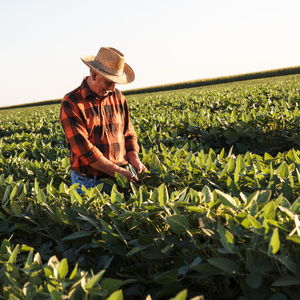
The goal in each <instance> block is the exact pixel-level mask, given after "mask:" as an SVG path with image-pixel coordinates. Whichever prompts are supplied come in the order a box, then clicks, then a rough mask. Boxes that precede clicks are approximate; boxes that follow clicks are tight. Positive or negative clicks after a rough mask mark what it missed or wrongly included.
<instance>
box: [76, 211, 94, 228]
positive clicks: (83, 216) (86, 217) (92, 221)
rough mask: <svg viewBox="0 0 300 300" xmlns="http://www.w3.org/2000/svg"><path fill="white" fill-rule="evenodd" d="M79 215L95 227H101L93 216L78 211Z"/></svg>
mask: <svg viewBox="0 0 300 300" xmlns="http://www.w3.org/2000/svg"><path fill="white" fill-rule="evenodd" d="M78 215H79V216H80V217H81V218H82V219H83V220H85V221H87V222H89V223H91V224H92V225H93V226H94V227H96V228H97V230H98V229H99V226H98V225H97V223H96V222H95V221H94V220H93V219H92V218H90V217H88V216H85V215H83V214H81V213H78Z"/></svg>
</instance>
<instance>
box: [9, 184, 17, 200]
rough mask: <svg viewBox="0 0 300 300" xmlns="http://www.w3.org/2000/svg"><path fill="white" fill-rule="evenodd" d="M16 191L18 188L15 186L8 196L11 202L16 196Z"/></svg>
mask: <svg viewBox="0 0 300 300" xmlns="http://www.w3.org/2000/svg"><path fill="white" fill-rule="evenodd" d="M17 190H18V186H17V185H16V186H15V187H14V188H13V190H12V192H11V194H10V196H9V198H10V199H11V200H13V199H14V197H15V196H16V194H17Z"/></svg>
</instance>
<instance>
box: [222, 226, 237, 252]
mask: <svg viewBox="0 0 300 300" xmlns="http://www.w3.org/2000/svg"><path fill="white" fill-rule="evenodd" d="M218 231H219V234H220V236H221V243H222V245H223V247H224V248H225V249H226V250H227V251H229V252H230V253H234V252H235V251H234V237H233V235H232V234H231V233H230V232H229V231H228V230H227V229H226V228H224V227H223V226H222V225H221V224H220V223H218Z"/></svg>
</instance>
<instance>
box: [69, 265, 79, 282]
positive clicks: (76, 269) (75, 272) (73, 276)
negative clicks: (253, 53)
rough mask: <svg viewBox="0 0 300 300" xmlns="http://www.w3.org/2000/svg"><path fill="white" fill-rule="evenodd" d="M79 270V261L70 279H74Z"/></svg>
mask: <svg viewBox="0 0 300 300" xmlns="http://www.w3.org/2000/svg"><path fill="white" fill-rule="evenodd" d="M77 271H78V263H76V265H75V267H74V269H73V271H72V273H71V275H70V277H69V278H70V280H72V279H73V278H75V276H76V275H77Z"/></svg>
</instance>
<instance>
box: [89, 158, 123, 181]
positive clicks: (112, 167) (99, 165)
mask: <svg viewBox="0 0 300 300" xmlns="http://www.w3.org/2000/svg"><path fill="white" fill-rule="evenodd" d="M90 165H91V166H92V167H93V168H95V169H97V170H99V171H101V172H103V173H106V174H108V175H110V176H113V177H115V172H118V173H120V172H121V171H122V168H121V167H119V166H118V165H116V164H114V163H113V162H111V161H110V160H108V159H107V158H106V157H104V156H102V157H101V158H99V159H98V160H96V161H95V162H94V163H91V164H90Z"/></svg>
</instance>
